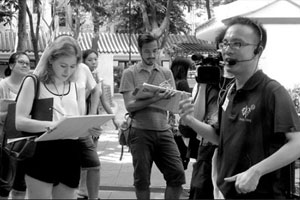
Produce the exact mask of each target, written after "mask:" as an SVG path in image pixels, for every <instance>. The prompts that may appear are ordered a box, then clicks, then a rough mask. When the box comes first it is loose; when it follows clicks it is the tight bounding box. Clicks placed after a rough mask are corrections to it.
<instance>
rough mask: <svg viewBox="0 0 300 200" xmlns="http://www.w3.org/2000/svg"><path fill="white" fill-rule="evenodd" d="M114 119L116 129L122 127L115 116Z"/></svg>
mask: <svg viewBox="0 0 300 200" xmlns="http://www.w3.org/2000/svg"><path fill="white" fill-rule="evenodd" d="M112 121H113V124H114V126H115V130H118V129H119V127H120V123H119V122H118V121H117V120H116V118H113V119H112Z"/></svg>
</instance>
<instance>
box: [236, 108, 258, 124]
mask: <svg viewBox="0 0 300 200" xmlns="http://www.w3.org/2000/svg"><path fill="white" fill-rule="evenodd" d="M253 110H255V105H254V104H252V105H251V106H248V105H247V106H245V107H244V108H242V115H243V118H240V120H241V121H247V122H251V121H252V120H251V119H248V116H249V114H250V113H251V111H253Z"/></svg>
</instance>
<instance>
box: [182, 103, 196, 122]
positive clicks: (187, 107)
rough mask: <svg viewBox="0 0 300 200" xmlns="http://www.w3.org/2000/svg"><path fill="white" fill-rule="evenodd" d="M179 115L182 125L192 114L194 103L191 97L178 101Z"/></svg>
mask: <svg viewBox="0 0 300 200" xmlns="http://www.w3.org/2000/svg"><path fill="white" fill-rule="evenodd" d="M179 116H180V123H181V124H182V125H186V124H187V121H189V119H190V118H192V117H193V116H194V105H193V103H192V99H191V98H186V99H183V100H181V101H180V102H179Z"/></svg>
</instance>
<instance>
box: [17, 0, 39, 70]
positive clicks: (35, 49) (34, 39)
mask: <svg viewBox="0 0 300 200" xmlns="http://www.w3.org/2000/svg"><path fill="white" fill-rule="evenodd" d="M20 1H22V0H20ZM34 7H35V8H34V9H35V11H36V13H37V21H36V27H34V26H33V19H32V13H31V11H30V10H29V8H28V5H27V4H26V12H27V15H28V18H29V26H30V36H31V42H32V46H33V53H34V58H35V63H36V64H37V63H38V62H39V59H40V56H39V53H38V50H39V49H38V43H39V31H40V22H41V1H40V0H34ZM34 29H35V30H34Z"/></svg>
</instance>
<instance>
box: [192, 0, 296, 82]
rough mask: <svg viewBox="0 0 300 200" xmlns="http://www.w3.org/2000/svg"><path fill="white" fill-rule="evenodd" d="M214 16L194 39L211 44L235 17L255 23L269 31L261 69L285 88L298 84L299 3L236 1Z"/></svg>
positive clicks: (222, 7) (256, 0)
mask: <svg viewBox="0 0 300 200" xmlns="http://www.w3.org/2000/svg"><path fill="white" fill-rule="evenodd" d="M215 15H216V16H215V18H213V19H211V20H209V21H207V22H206V23H205V24H203V25H201V26H199V27H198V28H197V30H196V37H197V38H199V39H203V40H210V41H213V39H214V37H215V34H216V32H217V31H218V30H219V28H221V27H222V26H224V23H225V24H226V22H227V21H228V20H229V19H231V18H232V17H234V16H244V17H250V18H253V19H255V20H258V21H259V22H260V23H262V24H263V25H264V27H265V28H266V30H267V32H268V41H267V47H266V49H265V50H264V53H263V54H262V57H261V61H260V63H259V65H260V67H261V68H262V69H263V71H264V72H265V73H267V74H268V75H269V76H270V77H272V78H274V79H276V80H278V81H279V82H281V83H282V84H283V85H284V86H285V87H287V88H293V87H294V86H295V85H298V84H299V83H300V79H299V72H300V69H299V64H298V63H299V61H298V59H299V57H298V56H299V55H298V50H297V49H298V47H299V45H300V37H299V33H300V0H238V1H235V2H233V3H230V4H227V5H223V6H219V7H218V8H216V9H215Z"/></svg>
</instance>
